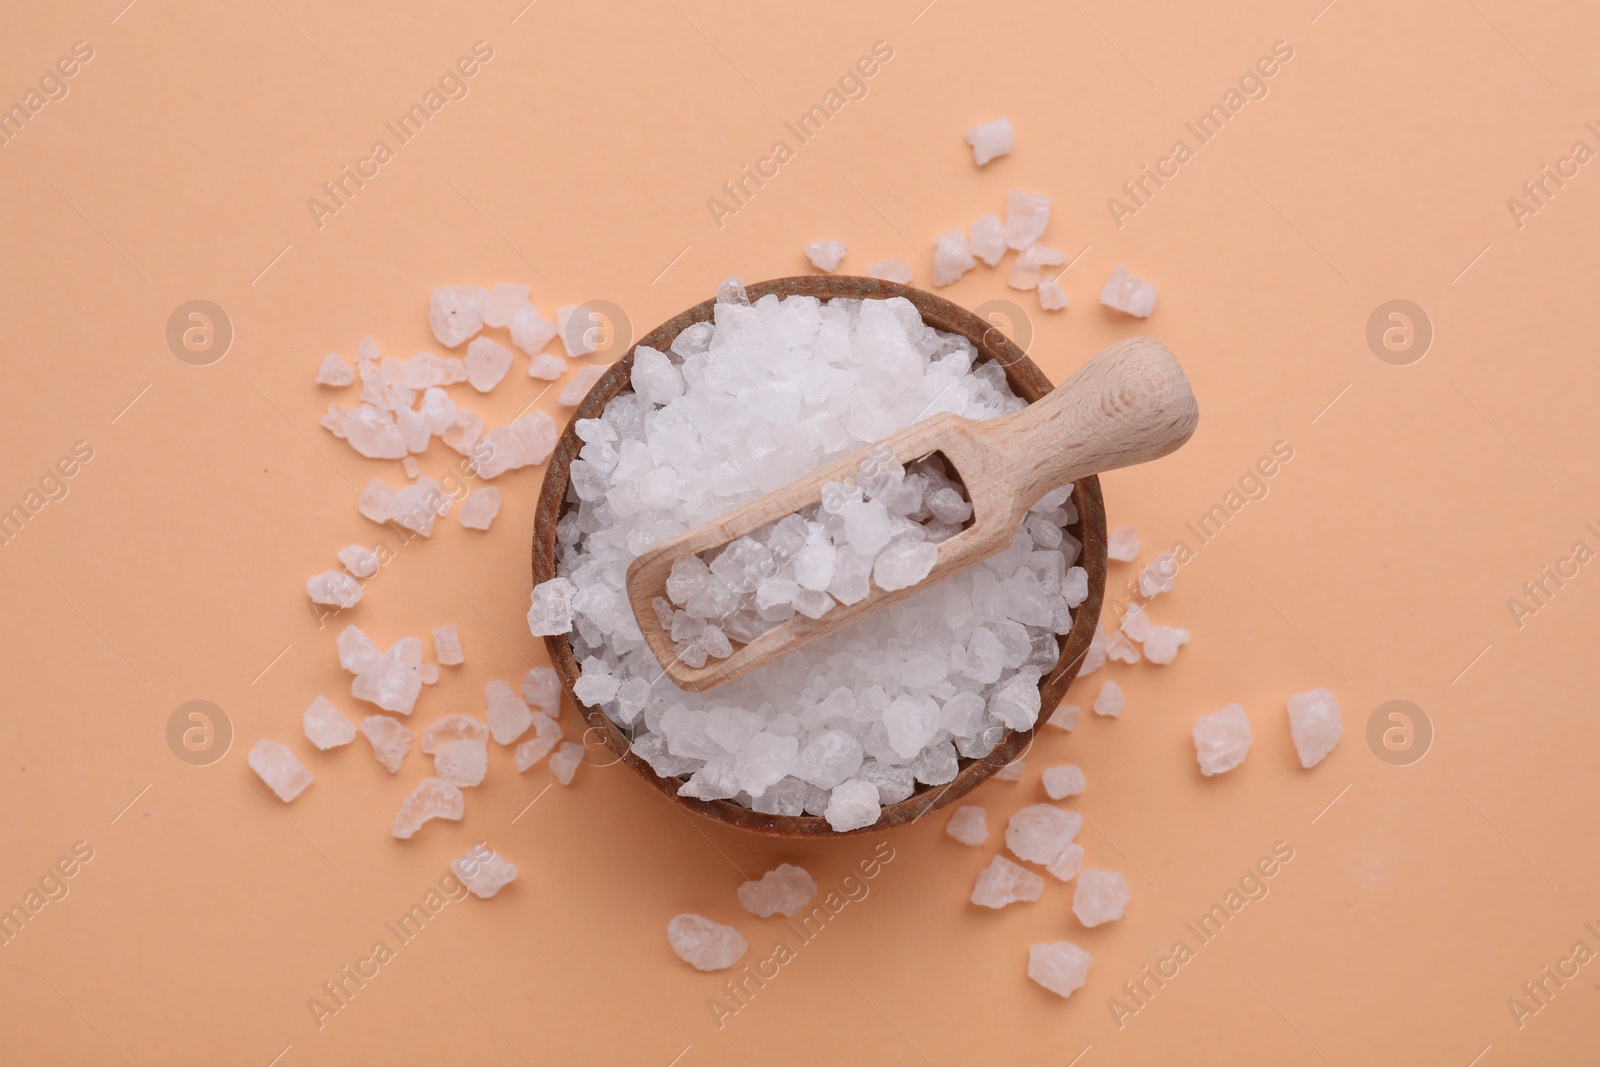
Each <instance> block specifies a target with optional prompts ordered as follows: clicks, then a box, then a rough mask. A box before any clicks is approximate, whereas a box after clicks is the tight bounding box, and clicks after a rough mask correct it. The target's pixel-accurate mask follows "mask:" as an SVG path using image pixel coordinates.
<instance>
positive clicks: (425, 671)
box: [417, 663, 439, 685]
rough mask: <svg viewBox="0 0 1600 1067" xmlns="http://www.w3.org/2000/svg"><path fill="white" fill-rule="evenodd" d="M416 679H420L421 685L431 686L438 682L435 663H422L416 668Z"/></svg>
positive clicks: (437, 670) (437, 669)
mask: <svg viewBox="0 0 1600 1067" xmlns="http://www.w3.org/2000/svg"><path fill="white" fill-rule="evenodd" d="M417 677H419V678H421V679H422V684H423V685H433V684H434V683H436V682H437V681H438V680H439V665H438V664H437V663H424V664H423V665H422V666H420V667H418V668H417Z"/></svg>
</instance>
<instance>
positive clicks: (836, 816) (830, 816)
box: [823, 778, 880, 833]
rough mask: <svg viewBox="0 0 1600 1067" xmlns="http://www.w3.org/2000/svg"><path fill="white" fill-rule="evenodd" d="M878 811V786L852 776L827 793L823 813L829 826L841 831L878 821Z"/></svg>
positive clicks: (855, 828) (856, 828)
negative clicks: (825, 807) (826, 805)
mask: <svg viewBox="0 0 1600 1067" xmlns="http://www.w3.org/2000/svg"><path fill="white" fill-rule="evenodd" d="M879 811H880V806H879V797H878V787H877V786H875V785H873V784H872V783H871V782H868V781H865V780H863V779H861V778H852V779H850V780H849V781H848V782H843V783H841V784H840V785H838V786H836V787H835V788H834V790H833V791H832V793H830V794H829V796H828V807H827V810H826V811H825V812H823V814H824V816H826V818H827V820H828V825H829V826H831V827H833V828H834V829H835V830H837V831H839V832H840V833H843V832H844V831H846V830H859V829H860V828H861V827H863V826H871V825H872V824H873V823H875V822H877V821H878V814H879Z"/></svg>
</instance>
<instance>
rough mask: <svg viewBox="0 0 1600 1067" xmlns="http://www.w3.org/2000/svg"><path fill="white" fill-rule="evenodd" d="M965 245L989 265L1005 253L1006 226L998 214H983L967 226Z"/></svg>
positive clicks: (997, 260)
mask: <svg viewBox="0 0 1600 1067" xmlns="http://www.w3.org/2000/svg"><path fill="white" fill-rule="evenodd" d="M967 247H968V248H969V249H970V250H971V251H972V254H973V255H974V256H977V257H978V258H979V259H981V260H983V261H984V262H985V263H987V264H988V265H989V266H991V267H992V266H994V265H995V264H996V263H999V262H1000V258H1001V257H1002V256H1004V255H1005V254H1006V227H1005V223H1003V222H1001V221H1000V216H998V215H984V216H983V217H982V218H979V219H976V220H974V221H973V223H972V225H971V226H969V227H967Z"/></svg>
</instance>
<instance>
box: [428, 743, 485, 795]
mask: <svg viewBox="0 0 1600 1067" xmlns="http://www.w3.org/2000/svg"><path fill="white" fill-rule="evenodd" d="M433 773H434V774H436V775H438V776H439V777H440V778H441V779H443V780H444V781H446V782H449V783H450V784H451V785H458V786H474V785H477V784H478V783H479V782H482V781H483V776H484V775H485V774H488V773H489V747H488V746H487V745H486V744H484V743H483V742H482V741H451V742H450V743H449V744H447V745H445V746H444V748H442V749H440V750H439V752H438V754H437V755H435V756H434V757H433Z"/></svg>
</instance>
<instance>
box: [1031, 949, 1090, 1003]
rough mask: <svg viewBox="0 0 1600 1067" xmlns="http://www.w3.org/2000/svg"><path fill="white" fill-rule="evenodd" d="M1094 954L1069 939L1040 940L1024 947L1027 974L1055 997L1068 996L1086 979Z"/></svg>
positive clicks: (1081, 986) (1087, 978)
mask: <svg viewBox="0 0 1600 1067" xmlns="http://www.w3.org/2000/svg"><path fill="white" fill-rule="evenodd" d="M1092 963H1094V957H1093V956H1091V955H1089V954H1088V953H1087V952H1085V951H1083V949H1081V948H1079V947H1078V946H1077V945H1074V944H1073V943H1072V942H1071V941H1041V942H1039V943H1038V944H1036V945H1032V946H1030V947H1029V949H1028V977H1029V978H1032V979H1033V980H1034V981H1035V982H1038V983H1039V984H1040V985H1042V986H1044V987H1045V988H1046V989H1048V990H1050V992H1052V993H1054V994H1055V995H1056V996H1058V997H1070V996H1072V994H1073V993H1074V992H1076V991H1077V990H1079V989H1082V988H1083V984H1084V983H1085V982H1087V981H1088V980H1089V966H1090V964H1092Z"/></svg>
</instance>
